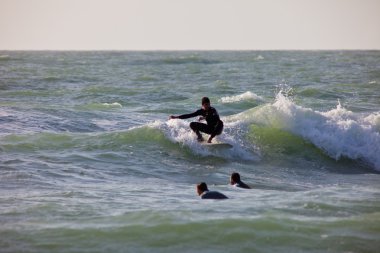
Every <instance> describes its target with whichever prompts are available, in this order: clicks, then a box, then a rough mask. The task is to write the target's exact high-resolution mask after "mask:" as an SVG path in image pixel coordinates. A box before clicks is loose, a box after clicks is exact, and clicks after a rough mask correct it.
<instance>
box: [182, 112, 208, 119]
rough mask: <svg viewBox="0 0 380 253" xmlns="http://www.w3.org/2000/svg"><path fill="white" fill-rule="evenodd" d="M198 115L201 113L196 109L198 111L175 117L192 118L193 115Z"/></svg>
mask: <svg viewBox="0 0 380 253" xmlns="http://www.w3.org/2000/svg"><path fill="white" fill-rule="evenodd" d="M199 115H202V111H201V110H198V111H195V112H193V113H189V114H182V115H179V116H177V118H178V119H188V118H193V117H196V116H199Z"/></svg>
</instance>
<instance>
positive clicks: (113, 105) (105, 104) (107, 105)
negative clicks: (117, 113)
mask: <svg viewBox="0 0 380 253" xmlns="http://www.w3.org/2000/svg"><path fill="white" fill-rule="evenodd" d="M102 105H104V106H105V107H112V108H113V107H118V108H122V107H123V106H122V105H121V104H120V103H118V102H114V103H102Z"/></svg>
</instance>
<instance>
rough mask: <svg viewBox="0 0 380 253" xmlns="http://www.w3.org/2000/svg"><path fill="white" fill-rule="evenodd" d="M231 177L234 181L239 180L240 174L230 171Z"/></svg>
mask: <svg viewBox="0 0 380 253" xmlns="http://www.w3.org/2000/svg"><path fill="white" fill-rule="evenodd" d="M231 179H232V180H234V182H240V174H239V173H237V172H234V173H232V174H231Z"/></svg>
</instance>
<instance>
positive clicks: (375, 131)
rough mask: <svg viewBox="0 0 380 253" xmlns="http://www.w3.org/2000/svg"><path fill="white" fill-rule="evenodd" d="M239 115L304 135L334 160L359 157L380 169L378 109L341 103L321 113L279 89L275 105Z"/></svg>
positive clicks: (248, 120) (249, 120) (246, 119)
mask: <svg viewBox="0 0 380 253" xmlns="http://www.w3.org/2000/svg"><path fill="white" fill-rule="evenodd" d="M240 118H241V119H244V120H245V122H246V123H257V124H263V125H267V126H271V127H275V128H279V129H283V130H286V131H289V132H292V133H294V134H296V135H299V136H302V137H303V138H305V139H307V140H309V141H310V142H312V143H313V144H314V145H316V146H317V147H319V148H321V149H322V150H324V151H325V152H326V153H327V154H328V155H329V156H330V157H333V158H335V159H340V158H341V157H342V156H344V157H348V158H351V159H360V160H363V161H365V162H367V163H368V164H370V165H372V166H373V167H374V168H375V169H377V170H380V133H379V121H380V119H379V118H380V116H379V112H377V113H373V114H370V115H368V114H367V115H363V114H359V113H354V112H351V111H348V110H346V109H345V108H344V107H343V106H341V104H340V103H338V105H337V107H336V108H335V109H332V110H330V111H326V112H319V111H314V110H312V109H310V108H304V107H301V106H298V105H296V104H295V103H294V102H293V101H291V100H290V99H289V98H287V97H285V96H284V95H283V94H282V93H281V92H279V93H278V95H277V97H276V101H275V102H274V103H273V104H271V105H265V106H262V107H261V108H259V109H256V110H249V111H247V112H244V113H243V114H242V115H240Z"/></svg>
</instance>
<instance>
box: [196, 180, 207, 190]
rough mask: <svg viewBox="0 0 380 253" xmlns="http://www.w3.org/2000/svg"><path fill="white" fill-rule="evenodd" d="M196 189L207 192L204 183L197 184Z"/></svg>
mask: <svg viewBox="0 0 380 253" xmlns="http://www.w3.org/2000/svg"><path fill="white" fill-rule="evenodd" d="M197 189H198V190H199V191H200V192H204V191H208V188H207V184H206V183H205V182H202V183H200V184H198V185H197Z"/></svg>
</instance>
